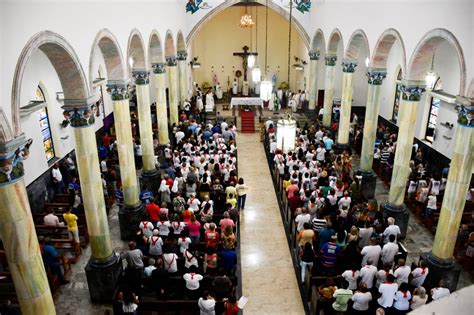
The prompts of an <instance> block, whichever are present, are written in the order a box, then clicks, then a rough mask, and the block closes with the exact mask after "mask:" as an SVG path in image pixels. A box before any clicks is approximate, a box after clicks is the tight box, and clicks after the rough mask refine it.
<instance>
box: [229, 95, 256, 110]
mask: <svg viewBox="0 0 474 315" xmlns="http://www.w3.org/2000/svg"><path fill="white" fill-rule="evenodd" d="M234 106H260V107H261V108H262V109H263V100H262V99H261V98H259V97H233V98H232V99H231V100H230V108H233V107H234Z"/></svg>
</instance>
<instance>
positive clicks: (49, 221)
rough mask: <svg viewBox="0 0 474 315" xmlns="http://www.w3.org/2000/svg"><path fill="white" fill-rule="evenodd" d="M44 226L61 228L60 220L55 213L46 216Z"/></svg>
mask: <svg viewBox="0 0 474 315" xmlns="http://www.w3.org/2000/svg"><path fill="white" fill-rule="evenodd" d="M43 224H44V225H48V226H60V223H59V218H58V217H57V216H56V215H55V214H54V211H53V212H51V213H49V214H47V215H45V216H44V218H43Z"/></svg>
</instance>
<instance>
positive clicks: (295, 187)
mask: <svg viewBox="0 0 474 315" xmlns="http://www.w3.org/2000/svg"><path fill="white" fill-rule="evenodd" d="M297 190H299V187H298V185H296V184H291V185H290V186H288V188H286V191H287V192H288V198H291V197H293V194H294V192H295V191H297Z"/></svg>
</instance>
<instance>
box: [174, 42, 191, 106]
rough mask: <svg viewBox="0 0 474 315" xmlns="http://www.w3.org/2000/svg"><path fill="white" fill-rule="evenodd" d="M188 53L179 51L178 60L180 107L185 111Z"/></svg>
mask: <svg viewBox="0 0 474 315" xmlns="http://www.w3.org/2000/svg"><path fill="white" fill-rule="evenodd" d="M187 57H188V53H187V52H186V51H178V53H177V54H176V59H177V60H178V75H179V106H180V109H181V110H183V109H184V101H185V100H186V98H187V97H188V96H187V94H188V87H187V77H186V58H187Z"/></svg>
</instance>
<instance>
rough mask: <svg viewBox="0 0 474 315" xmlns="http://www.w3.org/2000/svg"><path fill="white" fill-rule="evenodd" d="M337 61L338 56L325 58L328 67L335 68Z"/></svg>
mask: <svg viewBox="0 0 474 315" xmlns="http://www.w3.org/2000/svg"><path fill="white" fill-rule="evenodd" d="M336 61H337V56H336V55H326V57H324V63H325V64H326V66H331V67H334V66H335V65H336Z"/></svg>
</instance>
